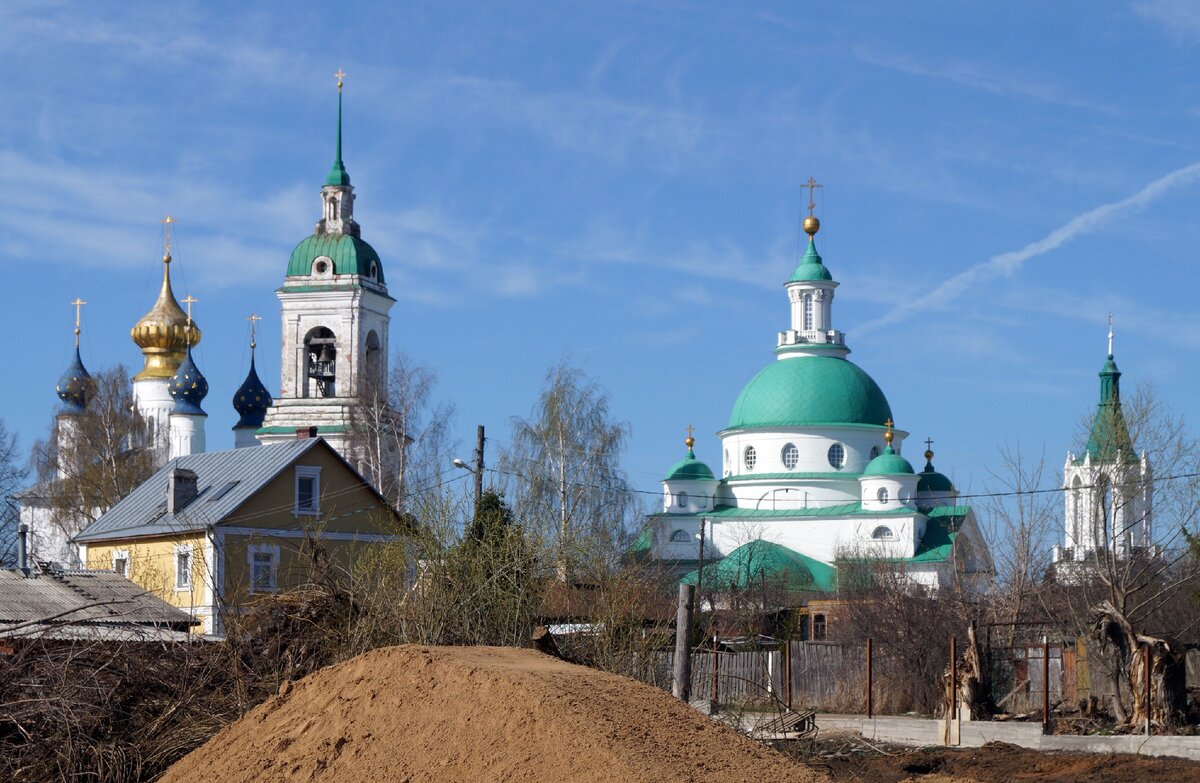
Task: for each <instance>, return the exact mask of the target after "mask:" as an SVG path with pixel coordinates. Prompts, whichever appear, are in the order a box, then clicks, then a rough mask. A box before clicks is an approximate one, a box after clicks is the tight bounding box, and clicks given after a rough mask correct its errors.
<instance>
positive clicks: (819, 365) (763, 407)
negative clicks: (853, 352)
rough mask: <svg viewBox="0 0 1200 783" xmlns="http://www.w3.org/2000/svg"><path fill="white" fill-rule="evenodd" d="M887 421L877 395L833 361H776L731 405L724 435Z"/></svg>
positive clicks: (875, 388) (862, 377)
mask: <svg viewBox="0 0 1200 783" xmlns="http://www.w3.org/2000/svg"><path fill="white" fill-rule="evenodd" d="M891 418H892V408H891V406H890V405H888V401H887V398H886V397H884V396H883V390H882V389H880V388H879V385H878V384H877V383H875V381H873V380H872V379H871V376H869V375H867V374H866V373H865V372H863V371H862V370H861V369H859V367H858V366H857V365H855V364H853V363H852V362H849V361H847V360H845V359H841V358H838V357H835V356H797V357H792V358H787V359H778V360H776V361H774V362H772V363H771V364H769V365H767V366H766V367H764V368H763V369H762V370H761V371H760V372H759V373H758V375H755V376H754V377H753V378H751V379H750V382H749V383H748V384H746V388H744V389H742V393H741V394H740V395H739V396H738V398H737V402H735V403H734V404H733V413H732V415H730V417H729V429H740V428H747V427H800V426H809V425H832V424H869V425H875V426H879V427H882V426H883V425H884V422H886V421H888V420H889V419H891Z"/></svg>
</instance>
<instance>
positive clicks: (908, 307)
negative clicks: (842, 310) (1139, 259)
mask: <svg viewBox="0 0 1200 783" xmlns="http://www.w3.org/2000/svg"><path fill="white" fill-rule="evenodd" d="M1197 181H1200V163H1193V164H1191V165H1189V166H1184V167H1182V168H1179V169H1176V170H1175V171H1172V172H1170V173H1169V174H1166V175H1164V176H1162V177H1159V178H1158V179H1156V180H1154V181H1153V182H1151V183H1150V184H1149V185H1147V186H1146V187H1144V188H1142V189H1141V190H1139V191H1138V192H1137V193H1134V194H1133V195H1132V196H1129V197H1127V198H1124V199H1121V200H1120V201H1114V202H1112V203H1109V204H1103V205H1101V206H1099V207H1096V208H1094V209H1091V210H1089V211H1087V212H1085V213H1083V214H1082V215H1078V216H1077V217H1075V218H1073V219H1071V220H1069V221H1068V222H1066V223H1065V224H1063V225H1062V226H1059V227H1058V228H1056V229H1054V230H1053V231H1051V232H1050V233H1049V234H1047V235H1046V236H1044V237H1042V238H1041V239H1039V240H1037V241H1036V242H1030V243H1029V244H1028V245H1026V246H1025V247H1023V248H1021V249H1020V250H1012V251H1009V252H1007V253H1000V254H999V255H995V256H992V257H991V258H989V259H988V260H987V261H982V262H980V263H978V264H975V265H974V266H970V267H968V268H967V269H964V270H963V271H961V272H959V273H958V274H956V275H954V276H953V277H951V278H950V279H948V280H946V281H945V282H944V283H942V284H941V285H939V286H937V287H936V288H934V289H933V291H931V292H929V293H928V294H926V295H924V296H920V297H917V298H915V299H910V300H907V301H904V302H903V303H901V304H900V305H897V306H896V307H894V308H892V309H891V310H890V311H889V312H887V313H886V314H884V315H883V316H881V317H879V318H876V319H874V320H872V321H868V322H867V323H865V324H863V325H862V326H860V327H858V329H857V330H856V332H857V333H859V334H865V333H867V332H870V331H872V330H874V329H878V328H879V327H882V326H886V325H888V324H894V323H900V322H902V321H906V320H908V319H909V318H910V317H912V316H913V315H916V314H918V313H921V312H924V311H926V310H930V309H944V308H946V307H947V306H949V305H950V304H951V303H952V302H954V301H955V300H956V299H958V298H959V297H961V296H963V295H964V294H966V293H967V292H969V291H970V290H972V289H973V288H975V287H977V286H979V285H981V284H982V283H985V282H987V281H990V280H992V279H994V278H996V277H1001V276H1003V277H1011V276H1012V275H1014V274H1016V273H1017V272H1018V271H1020V269H1021V267H1022V266H1024V265H1025V262H1027V261H1029V260H1030V259H1033V258H1036V257H1038V256H1041V255H1044V254H1046V253H1048V252H1050V251H1052V250H1055V249H1057V248H1059V247H1061V246H1062V245H1064V244H1066V243H1067V242H1070V241H1071V240H1072V239H1074V238H1075V237H1077V236H1080V235H1082V234H1086V233H1090V232H1091V231H1093V230H1095V229H1096V228H1098V227H1100V226H1102V225H1104V224H1106V223H1107V222H1109V218H1110V217H1111V216H1112V215H1114V214H1117V213H1121V212H1125V211H1132V210H1138V209H1144V208H1145V207H1147V206H1149V205H1150V204H1152V203H1153V202H1154V201H1156V200H1158V199H1159V198H1161V197H1162V196H1164V195H1166V194H1167V193H1168V192H1170V191H1171V190H1173V189H1175V188H1179V187H1185V186H1188V185H1191V184H1192V183H1194V182H1197Z"/></svg>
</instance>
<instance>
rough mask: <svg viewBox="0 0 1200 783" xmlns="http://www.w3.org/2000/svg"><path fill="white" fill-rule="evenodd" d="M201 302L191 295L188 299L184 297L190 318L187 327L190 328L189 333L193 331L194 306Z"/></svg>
mask: <svg viewBox="0 0 1200 783" xmlns="http://www.w3.org/2000/svg"><path fill="white" fill-rule="evenodd" d="M199 301H200V300H199V299H197V298H196V297H194V296H192V295H191V294H188V295H187V296H186V297H184V299H183V303H184V304H185V305H187V318H188V320H187V326H188V331H189V332H190V331H191V330H192V305H194V304H195V303H196V302H199Z"/></svg>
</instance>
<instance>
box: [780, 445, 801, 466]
mask: <svg viewBox="0 0 1200 783" xmlns="http://www.w3.org/2000/svg"><path fill="white" fill-rule="evenodd" d="M781 456H782V457H783V466H784V467H785V468H787V469H788V470H795V469H796V465H797V464H798V463H799V462H800V449H798V448H796V444H795V443H789V444H788V445H786V446H784V447H783V451H782V452H781Z"/></svg>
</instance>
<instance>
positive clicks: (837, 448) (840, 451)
mask: <svg viewBox="0 0 1200 783" xmlns="http://www.w3.org/2000/svg"><path fill="white" fill-rule="evenodd" d="M835 453H836V454H837V455H838V457H840V459H837V460H835V459H834V458H833V455H834V454H835ZM825 458H826V459H827V460H829V466H830V467H831V468H833V469H834V470H841V469H842V468H844V467H846V447H845V446H843V445H842V444H841V443H833V444H831V445H830V446H829V450H828V451H827V452H825Z"/></svg>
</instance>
